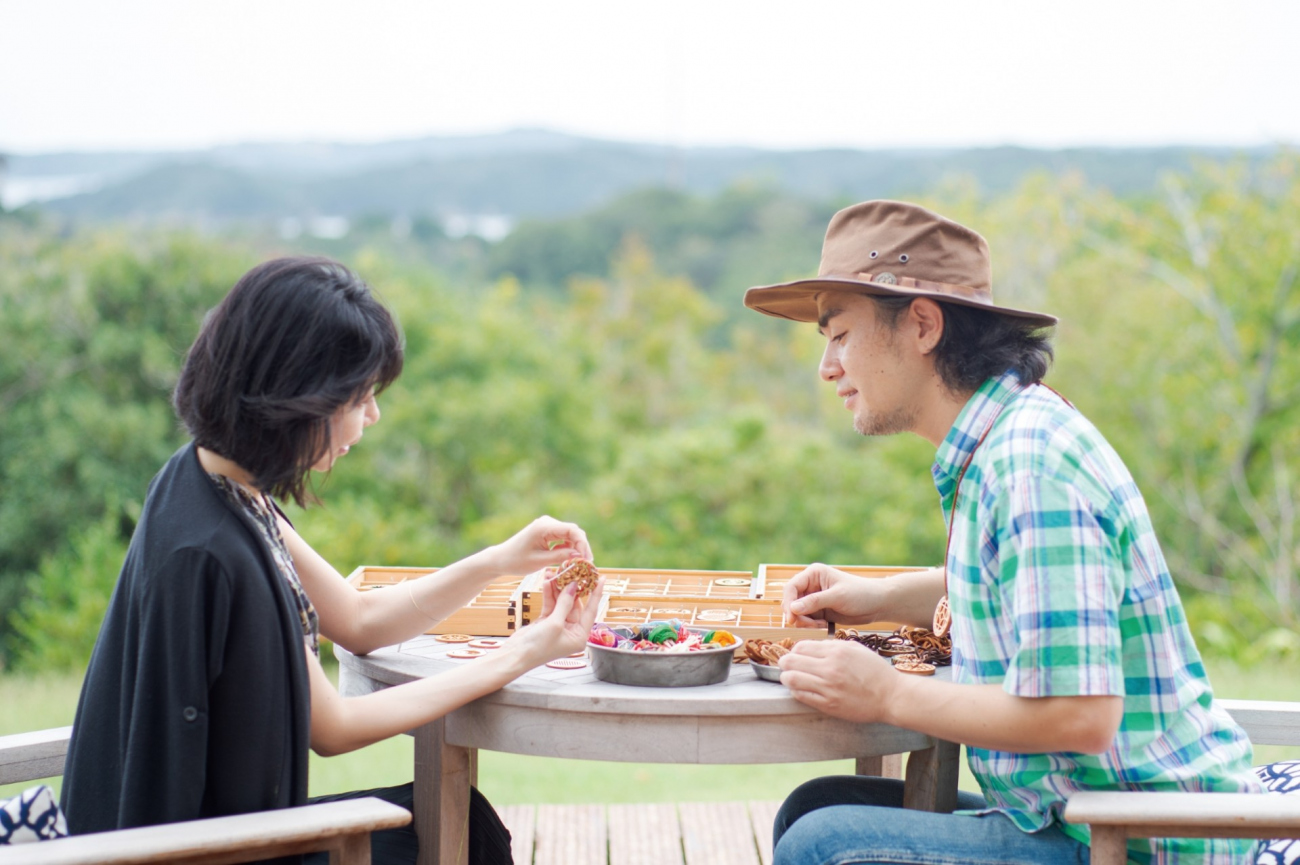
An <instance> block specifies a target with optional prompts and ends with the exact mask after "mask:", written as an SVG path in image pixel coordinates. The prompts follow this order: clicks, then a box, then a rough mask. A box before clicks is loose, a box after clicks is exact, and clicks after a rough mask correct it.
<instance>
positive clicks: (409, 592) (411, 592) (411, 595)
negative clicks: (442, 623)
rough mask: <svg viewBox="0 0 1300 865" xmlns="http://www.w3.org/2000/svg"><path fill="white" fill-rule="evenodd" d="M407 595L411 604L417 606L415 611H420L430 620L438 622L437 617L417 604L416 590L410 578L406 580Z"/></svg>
mask: <svg viewBox="0 0 1300 865" xmlns="http://www.w3.org/2000/svg"><path fill="white" fill-rule="evenodd" d="M406 596H407V597H408V598H410V599H411V606H412V607H415V611H416V612H417V613H419V614H420V615H421V616H424V617H425V618H426V619H428V620H429V621H430V622H436V621H438V620H437V619H435V618H434V617H433V616H431V615H429V614H428V613H426V612H425V611H424V610H422V609H420V605H419V604H417V603H416V602H415V590H414V589H412V588H411V581H410V580H408V581H407V582H406Z"/></svg>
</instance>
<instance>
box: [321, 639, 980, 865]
mask: <svg viewBox="0 0 1300 865" xmlns="http://www.w3.org/2000/svg"><path fill="white" fill-rule="evenodd" d="M455 648H456V645H455V644H450V643H443V642H439V641H437V640H436V639H435V638H434V637H431V636H423V637H418V638H416V639H413V640H408V641H406V642H405V643H403V644H401V645H399V646H392V647H389V648H385V649H380V650H378V651H375V652H372V653H371V654H369V655H353V654H351V653H349V652H347V651H346V650H344V649H343V648H341V647H339V646H335V649H334V651H335V655H336V656H337V657H338V659H339V662H340V670H339V685H340V690H341V691H342V692H343V694H344V695H345V696H355V695H359V694H365V693H369V692H371V691H373V690H376V689H378V688H383V687H387V686H389V685H396V684H401V683H403V682H410V681H414V680H416V679H420V678H424V677H426V676H430V675H435V674H437V673H439V672H441V671H443V670H448V669H452V668H454V666H455V665H457V664H473V663H474V661H473V660H455V659H451V658H448V657H447V653H448V652H449V651H451V650H453V649H455ZM946 672H947V670H941V673H946ZM414 735H415V776H414V778H415V825H416V830H417V832H418V833H419V835H420V862H421V865H425V863H430V865H431V863H438V865H462V863H464V862H465V861H466V859H465V845H464V843H463V842H464V837H465V836H464V832H465V829H466V826H467V823H468V813H469V811H468V809H469V787H470V785H471V784H473V783H474V782H475V775H476V764H477V752H478V749H480V748H485V749H487V750H490V751H505V752H508V753H512V754H532V755H536V756H542V757H569V758H575V759H584V760H608V761H616V762H637V763H709V764H737V763H802V762H811V761H816V760H838V759H844V758H853V759H855V760H856V761H857V771H858V772H859V774H877V775H881V774H896V773H897V771H898V769H897V765H898V763H897V758H891V756H890V755H898V754H903V753H907V752H910V753H911V758H910V759H909V760H908V761H907V772H906V777H905V779H904V780H905V790H906V792H905V796H904V798H905V803H906V805H907V807H909V808H921V809H925V810H932V811H951V810H952V809H953V807H954V805H955V802H956V795H957V769H958V763H957V761H958V746H956V745H954V744H951V743H948V742H942V741H939V740H936V739H933V738H931V737H929V736H926V735H923V734H921V733H917V732H913V731H911V730H905V729H901V728H898V727H892V726H889V725H887V724H856V723H852V722H849V721H842V720H839V719H837V718H831V717H829V716H827V715H823V714H822V713H820V712H818V711H817V710H815V709H812V708H809V707H808V706H805V705H804V704H803V703H800V702H798V701H797V700H795V699H794V698H793V697H791V696H790V693H789V691H788V690H786V688H785V687H784V686H782V685H781V684H779V683H774V682H764V681H762V680H760V679H758V678H757V677H756V676H755V675H754V673H753V672H752V671H751V670H750V669H749V667H748V665H745V664H738V665H734V666H733V667H732V670H731V674H730V676H729V677H728V679H727V681H726V682H724V683H722V684H718V685H706V686H703V687H696V688H640V687H633V686H629V685H613V684H610V683H608V682H602V681H600V680H598V679H597V678H596V677H595V676H594V675H592V672H591V668H590V667H589V666H588V667H583V668H581V669H576V670H559V669H552V668H550V667H545V666H543V667H538V668H537V669H535V670H533V671H531V672H529V673H527V674H525V675H523V676H521V677H520V678H519V679H516V680H515V681H514V682H512V683H511V684H509V685H507V686H506V687H504V688H502V689H501V690H499V691H497V692H495V693H493V694H489V695H487V696H485V697H482V698H480V699H478V700H475V701H474V702H473V703H470V704H468V705H466V706H463V707H462V708H460V709H457V710H456V711H454V712H452V713H451V714H449V715H447V716H446V717H445V718H443V719H441V720H439V721H435V722H433V723H431V724H427V725H425V726H424V727H421V728H420V729H419V730H416V731H414Z"/></svg>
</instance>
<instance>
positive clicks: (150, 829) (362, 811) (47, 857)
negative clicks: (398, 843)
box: [0, 797, 411, 865]
mask: <svg viewBox="0 0 1300 865" xmlns="http://www.w3.org/2000/svg"><path fill="white" fill-rule="evenodd" d="M410 822H411V814H410V812H409V811H407V810H406V809H405V808H401V807H399V806H397V805H394V804H392V803H391V802H385V801H383V800H382V799H376V798H374V797H366V798H363V799H349V800H344V801H339V802H322V803H320V804H318V805H303V806H301V807H298V808H282V809H279V810H276V811H259V812H256V813H253V814H238V815H235V816H232V817H213V818H211V819H207V820H189V821H186V822H183V823H167V824H164V825H161V826H142V827H140V828H137V829H119V830H116V831H113V832H96V833H93V834H90V835H75V836H72V837H70V838H57V839H55V840H52V841H35V842H32V843H29V844H16V845H14V846H12V847H0V865H8V863H19V862H21V863H24V865H91V863H100V865H144V863H181V865H225V863H235V862H251V861H254V860H257V859H268V858H271V857H275V856H291V855H294V854H298V853H309V852H312V851H315V850H335V851H338V853H339V854H340V855H339V857H338V861H339V862H340V863H341V865H352V863H364V865H368V863H369V862H370V833H371V832H373V831H375V830H378V829H391V828H395V827H397V826H405V825H406V824H407V823H410ZM331 861H334V860H333V858H332V859H331Z"/></svg>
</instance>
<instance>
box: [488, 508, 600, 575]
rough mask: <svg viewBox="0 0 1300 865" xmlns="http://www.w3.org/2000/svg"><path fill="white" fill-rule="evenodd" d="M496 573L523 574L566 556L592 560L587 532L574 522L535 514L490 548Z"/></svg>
mask: <svg viewBox="0 0 1300 865" xmlns="http://www.w3.org/2000/svg"><path fill="white" fill-rule="evenodd" d="M491 553H492V557H493V565H494V570H496V571H498V572H499V573H498V575H499V576H507V575H510V576H523V575H524V574H531V573H532V572H533V571H539V570H541V569H542V568H545V567H548V566H550V565H558V564H560V563H562V562H566V561H568V560H569V559H586V560H587V561H589V562H590V561H592V556H591V545H590V544H588V543H587V533H586V532H584V531H583V530H582V529H580V528H578V526H577V525H575V524H574V523H562V522H560V521H559V520H557V519H555V518H553V517H546V516H542V517H538V518H537V519H535V520H533V521H532V522H531V523H529V524H528V525H526V526H524V527H523V528H522V529H520V530H519V531H518V532H516V533H515V535H514V536H513V537H511V538H510V539H509V540H507V541H504V542H503V543H500V544H497V545H496V546H495V547H493V548H492V550H491Z"/></svg>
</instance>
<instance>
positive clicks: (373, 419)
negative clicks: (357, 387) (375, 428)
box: [366, 396, 379, 426]
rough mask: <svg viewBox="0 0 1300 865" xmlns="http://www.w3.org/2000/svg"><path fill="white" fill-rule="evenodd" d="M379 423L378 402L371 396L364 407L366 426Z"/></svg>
mask: <svg viewBox="0 0 1300 865" xmlns="http://www.w3.org/2000/svg"><path fill="white" fill-rule="evenodd" d="M378 422H379V400H377V399H375V398H374V397H373V396H372V397H371V398H370V400H369V402H368V403H367V405H366V426H370V425H371V424H375V423H378Z"/></svg>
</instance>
